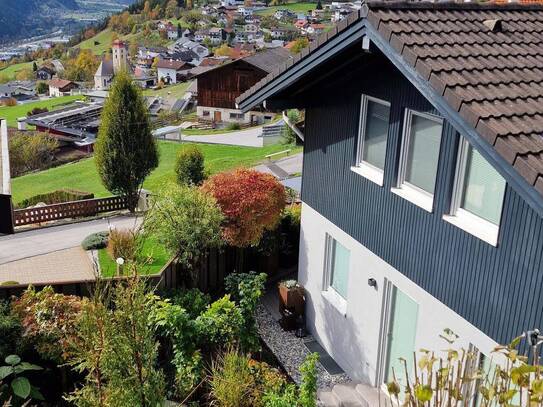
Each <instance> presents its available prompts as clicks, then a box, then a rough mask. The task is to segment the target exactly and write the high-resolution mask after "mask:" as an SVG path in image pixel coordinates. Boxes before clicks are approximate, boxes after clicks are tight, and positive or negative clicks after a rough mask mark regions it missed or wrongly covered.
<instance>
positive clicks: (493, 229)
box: [443, 137, 505, 246]
mask: <svg viewBox="0 0 543 407" xmlns="http://www.w3.org/2000/svg"><path fill="white" fill-rule="evenodd" d="M468 150H469V142H468V141H467V140H466V139H465V138H464V137H461V138H460V143H459V145H458V158H457V160H456V170H455V176H454V186H453V191H452V197H451V207H450V210H449V213H448V214H446V215H443V220H445V221H447V222H449V223H451V224H453V225H454V226H456V227H458V228H460V229H462V230H464V231H465V232H467V233H469V234H471V235H473V236H475V237H477V238H479V239H481V240H483V241H484V242H487V243H488V244H490V245H492V246H497V245H498V237H499V234H500V224H501V216H503V213H502V215H501V216H500V223H499V224H498V225H495V224H494V223H492V222H489V221H488V220H486V219H483V218H481V217H480V216H477V215H475V214H473V213H471V212H469V211H467V210H465V209H463V208H461V207H460V204H461V201H462V193H463V190H464V184H465V182H466V165H467V158H468ZM504 200H505V195H504ZM501 205H502V211H503V201H502V202H501Z"/></svg>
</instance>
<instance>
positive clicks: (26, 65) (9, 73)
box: [0, 60, 41, 81]
mask: <svg viewBox="0 0 543 407" xmlns="http://www.w3.org/2000/svg"><path fill="white" fill-rule="evenodd" d="M36 63H37V64H38V65H39V64H40V63H41V60H38V61H36ZM32 64H33V62H21V63H20V64H14V65H10V66H8V67H6V68H4V69H1V70H0V77H4V76H5V77H6V78H7V79H8V80H10V81H12V80H15V77H16V76H17V73H19V72H20V71H22V70H23V69H32Z"/></svg>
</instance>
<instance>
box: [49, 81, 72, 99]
mask: <svg viewBox="0 0 543 407" xmlns="http://www.w3.org/2000/svg"><path fill="white" fill-rule="evenodd" d="M48 85H49V96H52V97H61V96H66V95H69V94H71V92H72V90H73V89H77V88H79V85H78V84H77V83H75V82H73V81H69V80H66V79H52V80H50V81H49V82H48Z"/></svg>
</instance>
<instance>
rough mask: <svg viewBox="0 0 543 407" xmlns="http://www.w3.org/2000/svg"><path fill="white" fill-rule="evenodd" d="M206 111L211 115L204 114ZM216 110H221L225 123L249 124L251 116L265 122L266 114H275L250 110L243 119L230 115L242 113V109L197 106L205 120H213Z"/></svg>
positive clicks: (200, 115) (199, 114)
mask: <svg viewBox="0 0 543 407" xmlns="http://www.w3.org/2000/svg"><path fill="white" fill-rule="evenodd" d="M204 111H206V112H209V115H208V116H204ZM214 112H221V121H222V122H224V123H240V124H249V123H251V116H252V117H253V119H254V120H258V121H259V122H260V123H263V122H264V116H266V115H267V116H273V114H270V113H263V112H253V111H250V112H247V113H245V115H244V116H243V119H238V118H234V117H230V113H241V110H237V109H226V108H221V107H208V106H197V107H196V114H197V116H198V117H201V118H202V119H205V120H213V118H214ZM255 124H257V123H255Z"/></svg>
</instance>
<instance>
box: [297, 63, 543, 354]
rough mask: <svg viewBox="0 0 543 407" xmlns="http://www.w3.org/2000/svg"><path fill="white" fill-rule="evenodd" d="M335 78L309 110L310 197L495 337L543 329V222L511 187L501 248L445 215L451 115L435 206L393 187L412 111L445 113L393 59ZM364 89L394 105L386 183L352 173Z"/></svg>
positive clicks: (453, 148) (452, 160) (306, 187)
mask: <svg viewBox="0 0 543 407" xmlns="http://www.w3.org/2000/svg"><path fill="white" fill-rule="evenodd" d="M336 78H341V79H336V80H335V81H331V82H329V83H328V85H327V86H323V87H322V88H321V89H320V90H319V91H317V92H314V93H313V94H312V95H311V98H310V100H311V102H310V103H311V106H308V107H307V111H306V132H305V135H306V138H305V156H304V178H303V187H302V199H303V201H304V202H306V203H307V204H309V205H310V206H311V207H313V208H314V209H316V210H317V211H318V212H320V213H321V214H322V215H323V216H325V217H326V218H327V219H329V220H330V221H332V222H333V223H334V224H336V225H338V226H339V227H340V228H341V229H343V230H344V231H345V232H347V233H348V234H349V235H351V236H352V237H353V238H355V239H356V240H358V241H359V242H360V243H362V244H363V245H364V246H366V247H367V248H368V249H370V250H371V251H373V252H374V253H375V254H377V255H378V256H379V257H381V258H382V259H384V260H385V261H386V262H387V263H389V264H390V265H392V266H393V267H395V268H396V269H398V270H399V271H400V272H401V273H403V274H404V275H406V276H407V277H408V278H409V279H411V280H412V281H414V282H415V283H416V284H418V285H419V286H420V287H422V288H423V289H424V290H426V291H428V292H429V293H430V294H431V295H433V296H434V297H436V298H438V299H439V300H440V301H442V302H443V303H445V304H446V305H447V306H449V307H450V308H452V309H453V310H454V311H456V312H457V313H458V314H460V315H461V316H463V317H464V318H465V319H467V320H468V321H470V322H471V323H472V324H474V325H475V326H477V327H479V329H481V330H482V331H483V332H485V333H486V334H487V335H489V336H490V337H492V338H493V339H495V340H496V341H498V342H501V343H505V342H508V341H510V340H511V339H512V338H513V337H515V336H516V335H518V334H520V333H522V332H523V331H525V330H527V329H533V328H536V327H539V328H541V327H542V316H543V313H542V307H543V297H542V296H541V294H540V293H541V289H542V283H543V271H542V262H543V259H542V252H543V250H542V249H543V247H542V246H543V227H542V226H543V221H542V219H541V218H540V217H539V216H538V215H537V214H536V213H535V212H534V211H533V210H532V209H531V208H530V207H529V206H528V205H527V204H526V203H525V202H524V201H523V200H522V199H521V198H520V197H519V196H518V195H517V193H515V191H513V190H512V189H511V188H510V187H509V186H507V189H506V194H505V202H504V206H503V216H502V222H501V228H500V236H499V243H498V247H493V246H491V245H489V244H487V243H485V242H483V241H482V240H480V239H478V238H476V237H474V236H472V235H470V234H468V233H466V232H464V231H463V230H461V229H459V228H457V227H455V226H453V225H451V224H449V223H447V222H445V221H444V220H442V216H443V214H445V213H447V211H448V208H449V205H450V196H451V192H452V184H453V179H454V170H455V166H456V155H457V147H458V141H459V135H458V133H457V132H456V131H455V129H454V128H452V126H450V125H449V124H448V123H447V121H445V123H444V128H443V137H442V142H441V152H440V161H439V169H438V176H437V184H436V192H435V197H434V211H433V213H428V212H426V211H424V210H423V209H421V208H419V207H418V206H416V205H414V204H412V203H410V202H408V201H406V200H404V199H403V198H401V197H399V196H397V195H395V194H393V193H392V192H391V191H390V188H391V187H392V186H393V185H395V182H396V173H397V166H398V158H399V150H400V143H401V132H402V125H403V118H404V111H405V108H412V109H416V110H419V111H424V112H431V113H436V114H439V113H438V112H436V111H435V110H434V109H433V107H432V106H431V105H430V104H429V103H428V102H427V101H426V99H425V98H424V97H423V96H422V95H420V94H419V93H418V91H417V90H416V89H415V88H414V87H413V86H412V85H411V84H410V83H409V82H408V81H407V80H406V79H405V78H404V77H403V76H402V75H401V74H400V73H399V72H398V71H396V70H395V69H394V68H392V67H391V66H390V65H388V64H387V63H383V64H381V66H377V67H374V69H373V70H372V71H371V72H370V71H364V70H363V69H361V68H358V70H355V71H353V70H352V69H351V70H350V71H349V72H348V73H347V72H345V74H344V75H342V74H341V73H338V74H337V75H336ZM364 78H368V79H364ZM361 93H366V94H368V95H370V96H374V97H378V98H380V99H384V100H388V101H389V102H391V117H390V121H391V124H390V128H389V136H388V145H387V157H386V164H385V178H384V186H383V187H380V186H378V185H376V184H374V183H373V182H371V181H369V180H367V179H365V178H363V177H362V176H360V175H358V174H356V173H354V172H352V171H351V170H350V167H351V165H353V164H354V159H355V151H356V141H357V135H358V121H359V108H360V94H361Z"/></svg>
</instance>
